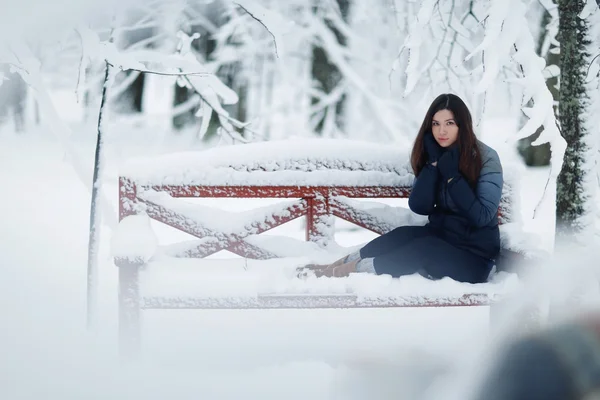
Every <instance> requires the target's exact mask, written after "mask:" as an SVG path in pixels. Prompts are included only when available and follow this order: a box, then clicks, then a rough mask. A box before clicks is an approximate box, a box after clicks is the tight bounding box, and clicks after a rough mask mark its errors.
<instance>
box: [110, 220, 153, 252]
mask: <svg viewBox="0 0 600 400" xmlns="http://www.w3.org/2000/svg"><path fill="white" fill-rule="evenodd" d="M157 247H158V238H157V237H156V235H155V234H154V231H153V230H152V227H151V226H150V218H149V217H148V216H147V215H130V216H128V217H125V218H123V220H122V221H121V222H120V223H119V225H118V226H117V229H115V231H114V233H113V235H112V237H111V253H112V256H113V257H115V258H119V259H126V260H128V261H131V262H144V263H145V262H147V261H148V260H150V258H151V257H152V256H153V255H154V253H155V252H156V249H157Z"/></svg>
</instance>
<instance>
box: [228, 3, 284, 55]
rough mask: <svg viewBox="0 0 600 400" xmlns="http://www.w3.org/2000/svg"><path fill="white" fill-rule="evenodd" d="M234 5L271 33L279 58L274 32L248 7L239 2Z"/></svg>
mask: <svg viewBox="0 0 600 400" xmlns="http://www.w3.org/2000/svg"><path fill="white" fill-rule="evenodd" d="M234 4H235V5H237V6H238V7H239V8H241V9H242V10H244V11H245V12H246V14H248V15H249V16H250V17H251V18H252V19H254V20H255V21H257V22H258V23H259V24H261V25H262V26H263V27H264V28H265V29H266V30H267V32H269V34H270V35H271V36H272V37H273V45H274V46H275V57H277V58H279V53H278V52H277V41H276V40H275V35H274V34H273V32H271V30H270V29H269V28H268V27H267V25H265V23H264V22H262V21H261V20H260V19H259V18H258V17H256V16H255V15H254V14H252V13H251V12H250V11H249V10H248V9H247V8H246V7H244V6H243V5H241V4H240V3H237V2H234Z"/></svg>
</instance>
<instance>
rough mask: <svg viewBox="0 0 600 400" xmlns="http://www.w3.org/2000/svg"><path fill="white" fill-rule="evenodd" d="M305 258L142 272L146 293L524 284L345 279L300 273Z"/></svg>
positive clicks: (167, 265) (442, 291)
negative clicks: (303, 275) (299, 269)
mask: <svg viewBox="0 0 600 400" xmlns="http://www.w3.org/2000/svg"><path fill="white" fill-rule="evenodd" d="M308 262H310V261H309V260H308V259H306V258H280V259H271V260H252V259H228V260H218V259H201V260H198V259H173V258H162V259H158V260H154V261H151V262H150V263H149V264H148V265H147V266H146V267H145V268H144V271H143V272H142V273H141V274H140V282H141V285H140V289H141V293H142V294H143V295H144V296H159V297H160V296H163V297H173V296H174V297H181V298H183V297H198V298H206V297H214V298H223V297H228V296H234V297H240V296H247V297H255V296H261V295H356V296H359V297H378V298H381V297H406V296H417V297H423V296H430V297H444V296H449V297H460V296H462V295H463V294H466V293H468V294H471V293H475V294H488V295H490V296H494V295H498V294H501V293H506V292H509V291H512V290H514V289H516V288H517V287H518V285H519V281H518V278H517V277H516V276H515V275H514V274H506V273H499V274H497V275H495V276H494V277H493V278H492V279H491V281H490V282H488V283H484V284H468V283H460V282H457V281H454V280H452V279H449V278H445V279H441V280H438V281H431V280H429V279H426V278H423V277H421V276H419V275H410V276H404V277H401V278H392V277H391V276H389V275H380V276H378V275H372V274H352V275H350V276H349V277H345V278H325V277H322V278H316V277H314V276H309V277H307V278H305V279H300V278H298V277H296V274H297V271H296V267H298V266H299V265H304V264H306V263H308Z"/></svg>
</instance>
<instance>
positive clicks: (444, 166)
mask: <svg viewBox="0 0 600 400" xmlns="http://www.w3.org/2000/svg"><path fill="white" fill-rule="evenodd" d="M459 160H460V153H459V151H458V146H453V147H451V148H449V149H447V150H446V151H445V152H444V154H442V156H441V157H440V159H439V160H438V163H437V167H438V171H440V175H442V178H444V179H446V180H447V181H448V182H450V181H451V180H452V179H453V178H455V177H457V176H458V175H459V174H460V171H459V169H458V162H459Z"/></svg>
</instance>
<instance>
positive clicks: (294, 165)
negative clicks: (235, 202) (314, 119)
mask: <svg viewBox="0 0 600 400" xmlns="http://www.w3.org/2000/svg"><path fill="white" fill-rule="evenodd" d="M307 172H309V173H307ZM121 175H122V176H126V177H128V178H129V179H131V180H133V181H134V182H136V183H137V184H139V185H223V186H226V185H274V186H307V185H311V186H315V185H325V186H410V185H411V184H412V181H413V179H414V175H413V173H412V169H411V168H410V165H409V164H408V153H407V151H406V149H403V148H400V147H396V146H393V145H383V144H375V143H371V142H362V141H352V140H339V139H306V138H301V139H300V138H299V139H286V140H275V141H269V142H258V143H249V144H240V145H228V146H221V147H214V148H210V149H207V150H204V151H190V152H180V153H173V154H166V155H163V156H159V157H152V158H140V159H135V160H132V161H130V162H128V163H127V164H126V165H125V166H124V167H123V169H122V170H121Z"/></svg>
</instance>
